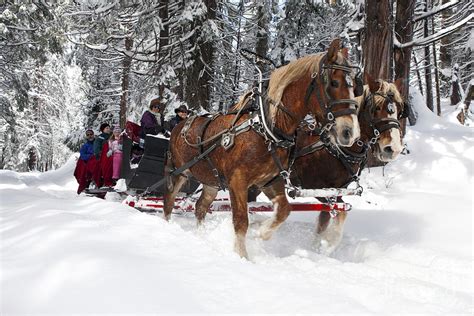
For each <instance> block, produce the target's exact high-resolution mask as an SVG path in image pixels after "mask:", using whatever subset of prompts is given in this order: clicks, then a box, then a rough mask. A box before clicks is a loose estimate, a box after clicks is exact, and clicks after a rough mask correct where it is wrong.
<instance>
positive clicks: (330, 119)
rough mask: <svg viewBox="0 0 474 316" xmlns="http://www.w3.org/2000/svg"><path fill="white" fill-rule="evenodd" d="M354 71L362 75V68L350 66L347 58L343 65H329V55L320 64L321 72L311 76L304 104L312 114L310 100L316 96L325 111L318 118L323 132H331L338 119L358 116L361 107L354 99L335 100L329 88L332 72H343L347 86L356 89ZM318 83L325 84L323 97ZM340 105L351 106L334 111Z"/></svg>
mask: <svg viewBox="0 0 474 316" xmlns="http://www.w3.org/2000/svg"><path fill="white" fill-rule="evenodd" d="M353 69H357V70H358V73H360V68H359V67H358V66H352V65H350V64H349V63H348V62H347V60H346V59H345V58H344V60H343V64H342V65H341V64H337V63H332V64H329V63H327V55H324V57H323V58H321V61H320V62H319V71H318V72H315V73H313V74H312V75H311V78H312V80H311V83H310V84H309V86H308V89H307V90H306V96H305V101H304V104H305V106H306V107H307V108H308V109H309V110H310V112H312V111H311V108H310V107H309V100H310V98H311V95H312V94H313V93H315V94H316V98H317V100H318V103H319V104H320V106H321V109H322V111H323V116H322V117H321V118H318V122H320V124H322V126H323V130H325V131H329V130H330V129H331V128H332V126H333V125H334V124H335V120H336V118H337V117H340V116H344V115H351V114H354V115H357V107H358V106H359V104H358V103H357V101H355V100H354V99H333V98H332V97H331V96H330V95H329V93H328V88H329V85H330V84H331V82H330V80H329V78H331V71H335V70H342V71H343V72H344V73H345V80H346V84H347V86H349V87H354V84H353V81H352V77H351V74H352V70H353ZM318 83H322V84H323V87H324V89H323V91H324V94H323V95H321V92H320V91H319V89H318V88H317V86H318ZM323 96H324V97H323ZM338 104H349V106H348V107H347V108H344V109H340V110H334V109H333V107H334V106H336V105H338Z"/></svg>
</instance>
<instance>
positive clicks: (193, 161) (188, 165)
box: [140, 143, 218, 196]
mask: <svg viewBox="0 0 474 316" xmlns="http://www.w3.org/2000/svg"><path fill="white" fill-rule="evenodd" d="M217 145H218V143H214V144H212V145H211V146H210V147H209V148H208V149H206V150H205V151H204V152H203V153H201V154H200V155H198V156H196V157H194V158H193V159H191V160H190V161H188V162H187V163H185V164H184V165H182V166H181V167H179V168H177V169H174V170H173V171H172V172H170V174H169V176H175V175H178V174H181V173H183V171H185V170H186V169H189V168H191V167H192V166H194V165H195V164H197V163H198V162H199V161H200V160H201V159H203V158H204V157H205V156H207V155H208V154H209V153H210V152H212V151H213V150H214V149H215V148H216V147H217ZM166 180H167V177H163V179H161V180H160V181H158V182H156V183H155V184H153V185H152V186H150V187H148V188H146V190H145V191H144V192H143V193H142V194H140V196H145V195H147V194H149V193H151V192H153V191H154V190H155V189H156V188H158V187H160V186H161V185H163V184H165V183H166Z"/></svg>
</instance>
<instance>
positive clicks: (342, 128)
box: [310, 39, 360, 147]
mask: <svg viewBox="0 0 474 316" xmlns="http://www.w3.org/2000/svg"><path fill="white" fill-rule="evenodd" d="M356 68H357V67H354V66H352V65H351V64H350V62H349V55H348V50H347V48H344V49H342V50H340V40H339V39H336V40H334V41H333V42H332V43H331V45H330V46H329V49H328V51H327V53H326V54H325V55H324V56H323V57H322V59H321V60H320V62H319V69H318V72H315V73H313V74H312V75H311V77H312V78H314V79H316V80H315V81H314V83H313V82H312V84H317V85H318V86H317V87H315V88H316V89H315V94H316V99H317V102H316V103H314V102H313V103H310V107H312V109H311V110H312V112H313V114H314V115H315V116H316V119H317V120H318V122H320V123H321V124H323V128H325V129H326V130H328V132H329V137H330V139H331V140H332V141H333V142H334V143H337V144H339V145H341V146H344V147H347V146H352V144H353V143H354V142H355V141H356V140H357V139H358V138H359V136H360V129H359V121H358V118H357V106H358V104H357V102H356V101H355V100H354V69H356ZM316 104H317V105H316Z"/></svg>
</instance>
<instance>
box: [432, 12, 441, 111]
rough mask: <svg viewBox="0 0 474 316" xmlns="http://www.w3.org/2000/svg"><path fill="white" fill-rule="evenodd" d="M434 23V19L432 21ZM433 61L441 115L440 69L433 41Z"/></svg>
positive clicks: (437, 104) (437, 107) (437, 105)
mask: <svg viewBox="0 0 474 316" xmlns="http://www.w3.org/2000/svg"><path fill="white" fill-rule="evenodd" d="M431 22H432V23H433V21H431ZM433 62H434V66H435V68H434V71H435V83H436V113H437V114H438V116H441V96H440V89H439V71H438V58H437V57H436V42H434V43H433Z"/></svg>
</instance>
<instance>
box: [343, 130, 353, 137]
mask: <svg viewBox="0 0 474 316" xmlns="http://www.w3.org/2000/svg"><path fill="white" fill-rule="evenodd" d="M342 136H344V138H345V139H350V138H351V137H352V130H351V129H350V128H346V129H344V131H343V132H342Z"/></svg>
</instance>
